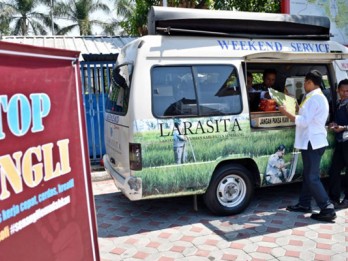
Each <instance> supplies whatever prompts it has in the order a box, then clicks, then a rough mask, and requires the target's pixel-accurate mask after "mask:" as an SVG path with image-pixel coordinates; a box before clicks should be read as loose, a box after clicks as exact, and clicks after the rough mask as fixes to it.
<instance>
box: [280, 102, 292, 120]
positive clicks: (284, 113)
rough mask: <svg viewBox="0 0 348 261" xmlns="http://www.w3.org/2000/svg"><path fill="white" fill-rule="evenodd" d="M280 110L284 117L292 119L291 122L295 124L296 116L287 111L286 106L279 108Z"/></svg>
mask: <svg viewBox="0 0 348 261" xmlns="http://www.w3.org/2000/svg"><path fill="white" fill-rule="evenodd" d="M278 110H279V111H280V112H281V113H282V114H283V115H285V116H286V117H288V118H289V119H290V121H293V122H295V120H296V115H294V114H292V113H291V112H289V111H287V110H286V106H285V105H282V106H279V107H278Z"/></svg>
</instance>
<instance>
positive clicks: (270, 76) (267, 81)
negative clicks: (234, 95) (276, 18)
mask: <svg viewBox="0 0 348 261" xmlns="http://www.w3.org/2000/svg"><path fill="white" fill-rule="evenodd" d="M276 78H277V71H276V70H275V69H266V70H264V72H263V76H262V80H263V82H262V83H259V84H254V85H252V86H251V87H250V88H249V87H247V88H248V94H249V103H250V110H251V111H258V110H259V104H260V101H261V100H262V99H270V98H271V97H270V95H269V93H268V88H274V83H275V81H276Z"/></svg>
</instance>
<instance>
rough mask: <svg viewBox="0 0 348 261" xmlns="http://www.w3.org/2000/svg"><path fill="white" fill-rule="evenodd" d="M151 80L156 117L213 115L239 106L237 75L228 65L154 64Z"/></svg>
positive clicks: (239, 108) (234, 110)
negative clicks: (159, 65)
mask: <svg viewBox="0 0 348 261" xmlns="http://www.w3.org/2000/svg"><path fill="white" fill-rule="evenodd" d="M151 80H152V103H153V107H152V110H153V114H154V115H155V116H156V117H166V116H216V115H226V114H237V113H240V112H241V110H242V105H241V95H240V84H239V79H238V76H237V72H236V69H235V68H234V67H233V66H231V65H196V66H165V67H155V68H153V69H152V71H151Z"/></svg>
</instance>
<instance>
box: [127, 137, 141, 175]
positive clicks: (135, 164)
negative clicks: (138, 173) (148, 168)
mask: <svg viewBox="0 0 348 261" xmlns="http://www.w3.org/2000/svg"><path fill="white" fill-rule="evenodd" d="M129 165H130V169H131V170H141V169H142V162H141V145H140V143H129Z"/></svg>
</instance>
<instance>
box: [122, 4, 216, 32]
mask: <svg viewBox="0 0 348 261" xmlns="http://www.w3.org/2000/svg"><path fill="white" fill-rule="evenodd" d="M129 3H130V4H132V3H133V5H132V8H130V9H129V10H128V11H129V12H128V14H127V16H125V19H124V20H122V21H121V22H120V26H121V27H122V28H123V30H124V31H125V32H126V33H127V34H129V35H133V36H141V35H145V34H147V14H148V12H149V10H150V8H151V6H162V5H163V2H162V0H135V1H129ZM167 5H168V6H170V7H182V8H200V9H201V8H209V7H210V6H211V0H167Z"/></svg>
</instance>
